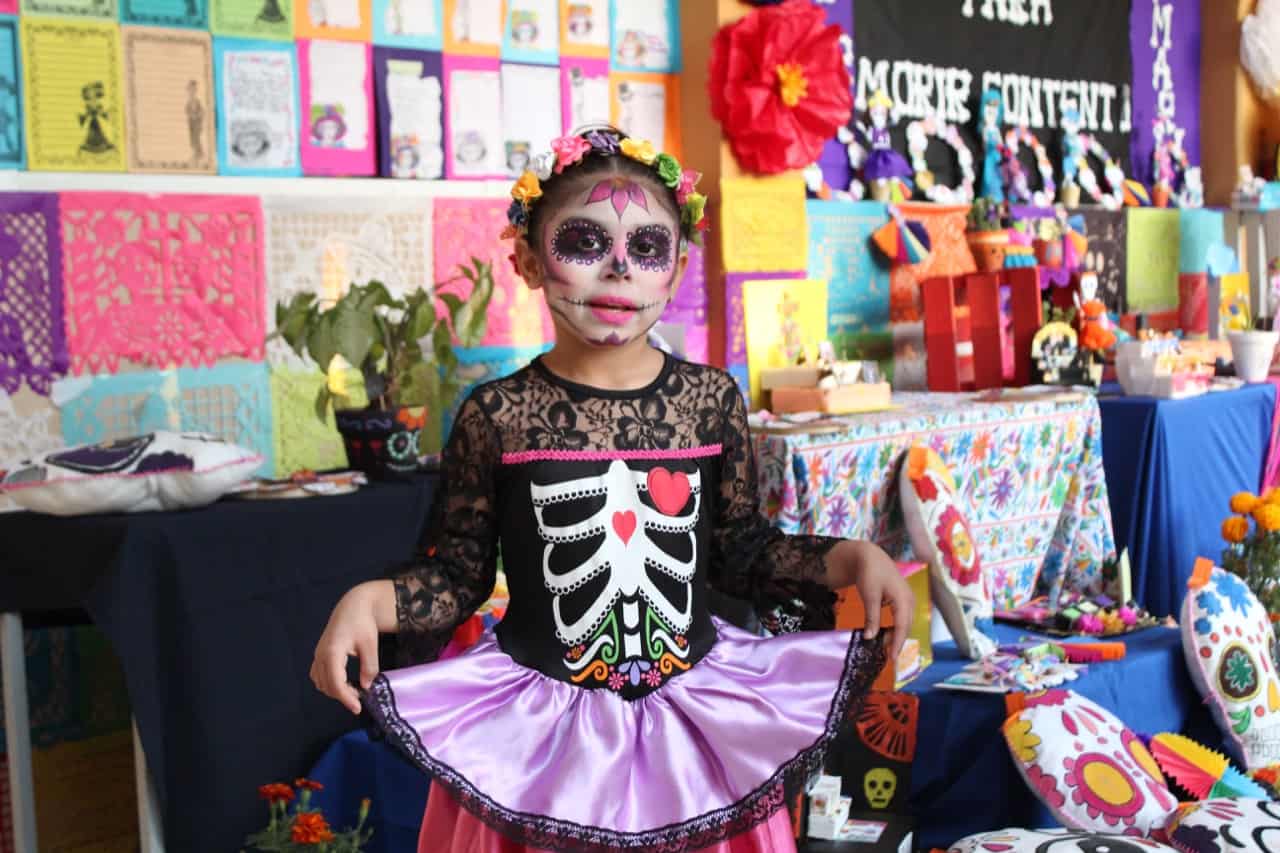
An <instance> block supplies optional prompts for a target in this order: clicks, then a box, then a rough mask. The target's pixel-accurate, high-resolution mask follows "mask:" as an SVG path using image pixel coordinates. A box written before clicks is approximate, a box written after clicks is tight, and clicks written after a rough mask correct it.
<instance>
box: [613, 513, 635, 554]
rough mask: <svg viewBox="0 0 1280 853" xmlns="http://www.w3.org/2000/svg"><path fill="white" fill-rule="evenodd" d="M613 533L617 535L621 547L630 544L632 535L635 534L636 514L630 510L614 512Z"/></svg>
mask: <svg viewBox="0 0 1280 853" xmlns="http://www.w3.org/2000/svg"><path fill="white" fill-rule="evenodd" d="M613 532H614V533H616V534H618V538H619V539H621V540H622V544H623V545H626V544H627V543H628V542H630V541H631V537H632V535H633V534H634V533H635V532H636V514H635V513H634V512H632V511H631V510H627V511H626V512H615V513H614V514H613Z"/></svg>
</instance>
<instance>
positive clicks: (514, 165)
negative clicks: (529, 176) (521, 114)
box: [506, 140, 532, 178]
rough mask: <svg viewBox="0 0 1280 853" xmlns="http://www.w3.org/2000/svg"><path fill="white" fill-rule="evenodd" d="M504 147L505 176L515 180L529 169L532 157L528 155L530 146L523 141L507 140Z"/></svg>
mask: <svg viewBox="0 0 1280 853" xmlns="http://www.w3.org/2000/svg"><path fill="white" fill-rule="evenodd" d="M506 146H507V174H508V175H510V176H511V177H513V178H517V177H519V176H520V175H521V174H523V173H524V170H525V169H527V168H529V160H530V158H531V156H532V155H530V153H529V148H530V145H529V143H528V142H527V141H523V140H507V143H506Z"/></svg>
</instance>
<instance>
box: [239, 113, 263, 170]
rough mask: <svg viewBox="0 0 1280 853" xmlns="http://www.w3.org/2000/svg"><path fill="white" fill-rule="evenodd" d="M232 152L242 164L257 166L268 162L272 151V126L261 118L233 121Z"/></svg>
mask: <svg viewBox="0 0 1280 853" xmlns="http://www.w3.org/2000/svg"><path fill="white" fill-rule="evenodd" d="M230 147H231V153H232V154H233V155H235V157H236V158H238V159H239V160H240V163H241V165H244V166H256V165H259V164H261V163H264V162H266V159H267V155H268V154H269V153H270V152H271V128H270V127H268V126H267V123H266V122H265V121H262V120H260V119H245V120H243V121H234V122H232V123H231V145H230Z"/></svg>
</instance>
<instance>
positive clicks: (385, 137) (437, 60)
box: [373, 47, 449, 178]
mask: <svg viewBox="0 0 1280 853" xmlns="http://www.w3.org/2000/svg"><path fill="white" fill-rule="evenodd" d="M396 61H401V62H417V63H421V64H422V72H421V73H420V74H419V75H418V76H419V77H420V78H427V77H435V78H436V79H437V80H439V81H440V85H441V92H440V128H441V137H440V138H441V145H442V146H443V139H444V136H443V128H444V117H445V112H446V110H447V109H448V107H447V100H448V97H449V95H448V93H447V92H445V91H444V72H443V70H442V69H443V64H444V59H443V54H441V53H439V52H437V51H433V50H411V49H409V48H401V47H374V49H373V84H374V88H375V89H376V90H377V94H376V97H377V99H378V174H379V175H381V176H382V177H384V178H392V177H399V175H398V174H397V169H396V157H397V153H398V152H397V150H393V147H392V145H393V141H392V138H391V115H392V110H391V103H390V98H389V97H388V93H387V64H388V63H389V62H396ZM400 147H402V146H399V145H397V146H396V148H400ZM411 151H412V149H410V152H411ZM403 156H409V157H412V156H413V154H412V153H408V154H405V155H403ZM440 156H441V157H442V158H443V156H444V150H443V147H442V148H441V152H440ZM414 165H416V163H415V164H414ZM435 177H441V178H442V177H444V174H443V163H442V164H441V173H440V174H439V175H436V176H435Z"/></svg>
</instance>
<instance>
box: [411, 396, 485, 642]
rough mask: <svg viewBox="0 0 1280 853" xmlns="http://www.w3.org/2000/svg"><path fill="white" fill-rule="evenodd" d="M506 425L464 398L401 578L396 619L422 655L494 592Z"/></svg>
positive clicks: (472, 400)
mask: <svg viewBox="0 0 1280 853" xmlns="http://www.w3.org/2000/svg"><path fill="white" fill-rule="evenodd" d="M501 458H502V446H501V440H500V438H499V436H498V431H497V429H496V428H495V427H494V425H493V422H492V421H491V420H490V419H489V416H488V415H486V414H485V413H484V411H483V410H482V409H481V408H480V405H479V404H478V403H476V401H475V400H474V399H471V398H469V399H468V400H467V401H466V402H465V403H463V405H462V408H461V410H459V412H458V417H457V419H456V420H455V421H454V424H453V431H452V432H451V433H450V435H449V441H448V443H447V444H446V446H445V448H444V454H443V460H442V469H441V473H442V481H441V483H440V489H439V491H438V492H437V494H436V497H435V501H434V503H433V506H432V511H431V518H430V520H429V522H428V527H427V531H426V534H425V535H424V537H423V541H422V545H421V547H420V549H419V554H418V556H417V558H416V560H415V561H414V563H413V564H412V566H411V567H410V568H409V569H408V570H406V571H402V572H401V573H400V574H398V575H397V576H396V577H395V578H394V581H395V590H396V619H397V621H398V622H399V629H400V632H401V634H402V635H405V634H416V635H419V636H417V637H402V639H403V641H404V644H405V645H406V646H412V647H413V648H414V650H415V654H414V657H417V658H418V659H419V661H421V660H423V659H427V658H428V657H430V656H433V655H432V653H433V652H438V651H439V649H440V648H442V647H443V646H444V645H445V644H446V643H448V641H449V638H450V636H451V635H452V633H453V629H454V628H456V627H457V626H458V625H461V624H462V623H463V622H464V621H465V620H466V619H467V618H468V617H470V616H471V614H472V613H474V612H475V611H476V610H477V609H478V608H479V607H480V606H481V605H482V604H484V603H485V601H486V600H487V598H488V597H489V595H490V593H492V592H493V585H494V581H495V579H496V577H497V554H498V522H497V497H496V487H495V481H494V478H495V476H496V474H497V470H498V466H499V464H500V463H501Z"/></svg>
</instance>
